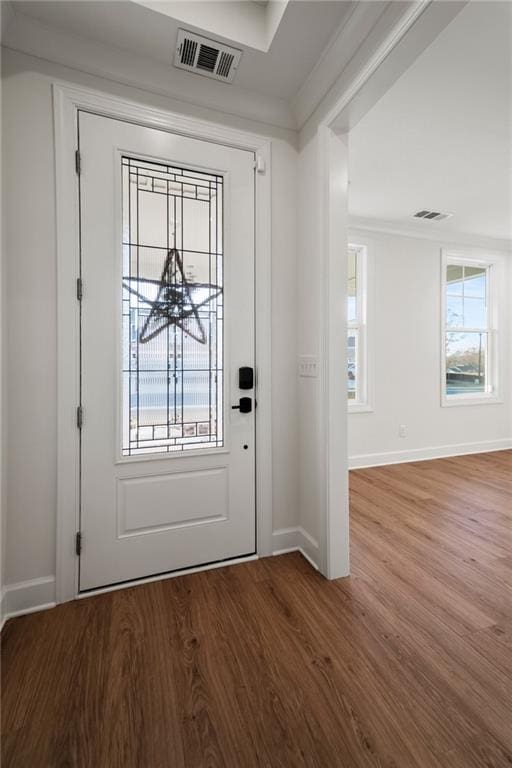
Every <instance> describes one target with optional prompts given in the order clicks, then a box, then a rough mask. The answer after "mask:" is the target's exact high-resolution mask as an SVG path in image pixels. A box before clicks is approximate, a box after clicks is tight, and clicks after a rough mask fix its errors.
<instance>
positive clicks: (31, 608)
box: [1, 576, 56, 627]
mask: <svg viewBox="0 0 512 768" xmlns="http://www.w3.org/2000/svg"><path fill="white" fill-rule="evenodd" d="M55 604H56V603H55V576H43V577H42V578H40V579H31V580H30V581H20V582H18V583H17V584H7V586H5V587H4V589H3V593H2V610H1V615H2V627H3V625H4V623H5V622H6V621H7V619H12V618H13V617H14V616H21V615H23V614H25V613H34V612H35V611H42V610H45V609H46V608H53V607H54V606H55Z"/></svg>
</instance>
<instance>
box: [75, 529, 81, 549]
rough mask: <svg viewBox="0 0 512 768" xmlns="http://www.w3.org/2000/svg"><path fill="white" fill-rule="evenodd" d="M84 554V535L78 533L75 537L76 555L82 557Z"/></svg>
mask: <svg viewBox="0 0 512 768" xmlns="http://www.w3.org/2000/svg"><path fill="white" fill-rule="evenodd" d="M81 553H82V534H81V533H80V531H77V533H76V536H75V554H76V555H80V554H81Z"/></svg>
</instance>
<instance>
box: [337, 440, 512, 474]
mask: <svg viewBox="0 0 512 768" xmlns="http://www.w3.org/2000/svg"><path fill="white" fill-rule="evenodd" d="M511 448H512V437H506V438H502V439H501V440H483V441H481V442H479V443H457V444H456V445H439V446H436V447H432V448H412V449H410V450H408V451H386V452H384V453H366V454H361V455H360V456H350V457H349V460H348V466H349V469H363V468H365V467H379V466H383V465H385V464H403V463H406V462H409V461H428V460H429V459H444V458H449V457H450V456H464V455H465V454H468V453H489V452H491V451H506V450H510V449H511Z"/></svg>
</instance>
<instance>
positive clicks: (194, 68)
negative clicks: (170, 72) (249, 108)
mask: <svg viewBox="0 0 512 768" xmlns="http://www.w3.org/2000/svg"><path fill="white" fill-rule="evenodd" d="M241 58H242V51H239V50H238V49H237V48H231V46H228V45H223V44H222V43H218V42H216V41H215V40H210V39H209V38H207V37H201V36H200V35H196V34H194V33H193V32H187V30H185V29H179V30H178V39H177V41H176V52H175V54H174V65H175V66H176V67H179V68H180V69H186V70H188V71H189V72H195V73H196V74H198V75H204V76H205V77H212V78H213V79H214V80H220V81H221V82H224V83H231V82H232V81H233V78H234V76H235V73H236V70H237V68H238V65H239V63H240V59H241Z"/></svg>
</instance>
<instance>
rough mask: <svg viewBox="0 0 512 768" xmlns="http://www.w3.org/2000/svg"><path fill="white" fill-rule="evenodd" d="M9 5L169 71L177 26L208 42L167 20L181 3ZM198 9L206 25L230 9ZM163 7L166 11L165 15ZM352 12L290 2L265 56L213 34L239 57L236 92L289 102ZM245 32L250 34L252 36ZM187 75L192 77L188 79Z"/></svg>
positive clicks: (330, 2)
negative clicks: (214, 13) (216, 12)
mask: <svg viewBox="0 0 512 768" xmlns="http://www.w3.org/2000/svg"><path fill="white" fill-rule="evenodd" d="M12 5H13V8H14V11H15V13H17V14H24V15H27V16H29V17H31V18H34V19H37V20H38V21H40V22H42V23H43V24H45V25H49V26H52V27H57V28H61V29H63V30H66V31H67V32H71V33H73V34H75V35H79V36H80V37H85V38H88V39H92V40H95V41H98V42H101V43H103V44H104V45H107V46H111V47H114V48H117V49H122V50H125V51H129V52H132V53H135V54H138V55H141V56H144V57H146V58H148V59H153V60H155V61H158V62H160V63H164V64H166V65H168V66H171V65H172V60H173V55H174V49H175V43H176V36H177V30H178V28H179V27H180V26H186V28H188V29H192V31H198V32H200V33H201V32H203V33H204V34H206V35H207V36H210V37H211V36H212V33H211V31H209V30H208V28H206V29H204V28H202V27H198V26H197V25H196V26H194V25H192V24H184V22H183V21H179V20H178V19H177V18H173V17H172V16H170V15H169V13H170V12H171V10H170V9H171V7H172V6H173V5H180V3H162V4H161V5H162V12H160V11H159V10H155V8H158V6H159V3H158V2H152V3H150V5H151V7H147V4H146V5H142V4H141V3H140V2H127V1H125V2H118V1H117V0H75V2H61V1H60V0H51V1H50V2H47V0H35V1H34V0H28V1H25V0H17V2H14V3H13V4H12ZM181 5H183V3H181ZM191 5H195V4H191ZM203 5H204V7H205V14H204V19H205V20H206V19H207V18H208V14H207V13H206V11H208V8H210V9H212V8H213V7H214V5H215V6H222V5H227V6H229V5H230V3H229V2H228V3H222V2H220V3H215V4H213V3H208V2H205V3H203ZM247 5H249V6H252V10H255V11H256V16H257V14H258V13H260V12H261V13H268V12H269V6H271V5H272V3H268V4H262V5H260V4H257V3H254V2H251V3H249V4H247ZM281 5H283V3H281ZM164 6H167V10H166V12H165V13H164V12H163V7H164ZM354 6H355V3H354V2H350V0H294V1H293V2H289V3H288V4H287V5H286V7H285V9H284V12H283V14H282V18H281V19H280V22H279V24H278V26H277V30H276V31H275V33H274V34H273V37H272V39H271V42H270V48H269V50H268V52H265V51H262V50H257V49H256V48H253V47H250V46H248V45H246V44H243V43H240V40H237V39H234V38H233V37H220V36H219V35H218V34H217V35H215V37H216V39H219V40H220V41H221V42H222V41H225V42H227V43H232V44H234V45H235V46H236V47H238V48H241V49H242V50H243V52H244V53H243V56H242V61H241V64H240V67H239V69H238V71H237V75H236V79H235V83H236V85H237V86H240V87H242V88H245V89H247V90H252V91H257V92H259V93H262V94H265V95H268V96H273V97H278V98H280V99H284V100H286V101H290V100H291V99H292V98H293V97H294V96H295V94H296V93H297V91H298V90H299V88H300V86H301V85H302V84H303V83H304V81H305V80H306V78H307V76H308V75H309V73H310V72H311V70H312V69H313V67H314V66H315V64H316V62H317V60H318V59H319V58H320V56H321V54H322V52H323V51H324V49H325V47H326V46H327V44H328V43H329V40H330V38H331V36H332V35H333V34H334V33H335V31H336V30H337V29H338V28H339V27H340V26H341V25H342V24H343V23H344V21H345V20H346V19H347V18H348V16H349V15H350V13H351V11H352V9H353V7H354ZM248 10H249V9H248ZM211 13H212V11H210V14H211ZM253 15H254V14H253ZM205 25H206V24H205ZM206 26H207V25H206ZM245 31H246V32H248V33H249V32H250V31H251V30H249V29H246V30H245ZM240 37H242V35H240ZM248 38H249V35H248V34H246V35H244V36H243V39H248ZM186 75H187V76H188V77H193V78H196V77H197V75H193V74H189V73H186ZM223 87H228V86H223Z"/></svg>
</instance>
